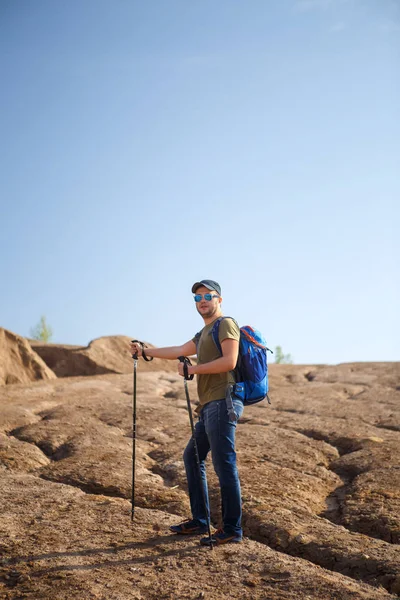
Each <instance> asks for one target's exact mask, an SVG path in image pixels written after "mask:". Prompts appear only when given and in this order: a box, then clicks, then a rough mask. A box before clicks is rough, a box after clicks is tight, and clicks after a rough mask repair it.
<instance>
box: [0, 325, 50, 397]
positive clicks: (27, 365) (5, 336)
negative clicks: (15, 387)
mask: <svg viewBox="0 0 400 600" xmlns="http://www.w3.org/2000/svg"><path fill="white" fill-rule="evenodd" d="M55 378H56V375H55V374H54V373H53V371H51V370H50V369H49V367H48V366H47V365H46V363H45V362H44V361H43V360H42V359H41V358H40V356H39V355H38V354H36V352H35V351H34V350H32V348H31V346H30V345H29V343H28V342H27V340H26V339H24V338H23V337H21V336H19V335H17V334H15V333H12V332H11V331H8V330H7V329H3V328H2V327H0V385H4V384H10V383H29V382H30V381H36V380H38V379H55Z"/></svg>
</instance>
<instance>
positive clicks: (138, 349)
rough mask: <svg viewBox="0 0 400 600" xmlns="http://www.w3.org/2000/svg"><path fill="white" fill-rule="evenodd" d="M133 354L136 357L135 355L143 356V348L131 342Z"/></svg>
mask: <svg viewBox="0 0 400 600" xmlns="http://www.w3.org/2000/svg"><path fill="white" fill-rule="evenodd" d="M131 354H132V356H134V355H135V354H137V355H138V357H139V356H142V355H143V347H142V345H141V344H139V343H138V342H131Z"/></svg>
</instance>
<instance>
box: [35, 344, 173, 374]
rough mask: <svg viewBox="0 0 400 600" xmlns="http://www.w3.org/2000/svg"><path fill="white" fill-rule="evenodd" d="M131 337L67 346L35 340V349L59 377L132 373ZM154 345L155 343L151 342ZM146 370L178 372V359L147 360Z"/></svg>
mask: <svg viewBox="0 0 400 600" xmlns="http://www.w3.org/2000/svg"><path fill="white" fill-rule="evenodd" d="M130 340H131V338H129V337H128V336H125V335H111V336H105V337H100V338H97V339H95V340H93V341H91V342H90V344H89V345H88V346H66V345H62V344H43V343H39V342H34V341H32V342H31V345H32V348H34V350H35V352H37V353H38V354H39V355H40V356H41V357H42V359H43V360H44V362H45V363H46V364H47V365H48V366H49V367H50V369H52V370H53V371H54V373H55V374H56V375H57V377H78V376H82V375H86V376H87V375H103V374H106V373H132V369H133V361H132V357H131V355H130V353H129V342H130ZM148 346H149V347H151V344H148ZM142 368H143V370H144V371H175V372H176V371H177V363H176V362H175V361H168V360H160V359H154V360H153V361H151V362H145V361H143V366H142Z"/></svg>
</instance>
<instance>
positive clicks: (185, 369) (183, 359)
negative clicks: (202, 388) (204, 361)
mask: <svg viewBox="0 0 400 600" xmlns="http://www.w3.org/2000/svg"><path fill="white" fill-rule="evenodd" d="M178 360H179V361H180V362H181V363H183V374H184V376H185V379H186V381H191V380H192V379H193V377H194V375H189V370H188V367H189V366H190V367H191V366H192V363H191V362H190V359H189V358H188V357H187V356H178Z"/></svg>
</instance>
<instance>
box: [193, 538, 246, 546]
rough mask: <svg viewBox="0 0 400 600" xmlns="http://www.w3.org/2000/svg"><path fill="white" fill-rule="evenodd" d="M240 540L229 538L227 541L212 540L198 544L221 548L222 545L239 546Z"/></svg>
mask: <svg viewBox="0 0 400 600" xmlns="http://www.w3.org/2000/svg"><path fill="white" fill-rule="evenodd" d="M242 541H243V539H242V538H236V539H235V538H230V539H229V540H220V541H218V540H214V541H212V542H200V545H201V546H211V545H212V546H223V545H224V544H241V543H242Z"/></svg>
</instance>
